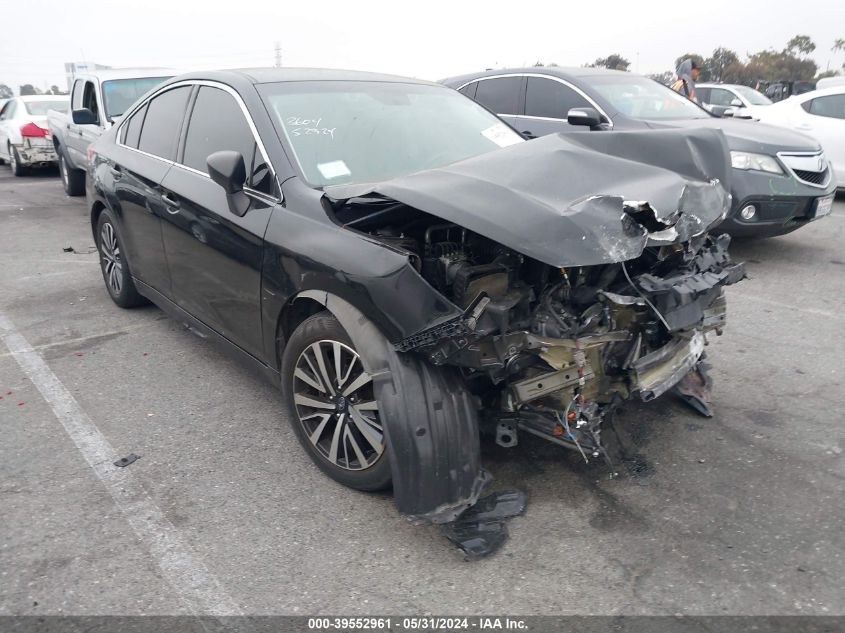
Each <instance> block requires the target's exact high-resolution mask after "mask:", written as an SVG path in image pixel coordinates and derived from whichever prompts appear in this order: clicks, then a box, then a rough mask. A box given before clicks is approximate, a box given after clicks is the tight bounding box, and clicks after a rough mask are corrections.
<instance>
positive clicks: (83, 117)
mask: <svg viewBox="0 0 845 633" xmlns="http://www.w3.org/2000/svg"><path fill="white" fill-rule="evenodd" d="M71 117H72V118H73V122H74V123H76V124H77V125H97V124H99V123H100V121H99V119H98V118H97V115H96V114H94V113H93V112H91V110H89V109H88V108H80V109H79V110H74V111H73V112H72V113H71Z"/></svg>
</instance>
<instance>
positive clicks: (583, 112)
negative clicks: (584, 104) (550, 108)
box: [566, 108, 602, 127]
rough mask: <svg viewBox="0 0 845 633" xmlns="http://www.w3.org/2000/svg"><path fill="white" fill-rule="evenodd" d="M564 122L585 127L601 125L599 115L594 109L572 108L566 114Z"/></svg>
mask: <svg viewBox="0 0 845 633" xmlns="http://www.w3.org/2000/svg"><path fill="white" fill-rule="evenodd" d="M566 122H567V123H569V125H585V126H587V127H597V126H599V125H601V123H602V121H601V115H600V114H599V113H598V111H597V110H596V109H595V108H572V109H571V110H570V111H569V112H567V113H566Z"/></svg>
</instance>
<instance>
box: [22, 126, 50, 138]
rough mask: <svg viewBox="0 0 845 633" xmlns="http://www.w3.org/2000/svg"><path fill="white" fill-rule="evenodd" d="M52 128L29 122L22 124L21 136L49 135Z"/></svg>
mask: <svg viewBox="0 0 845 633" xmlns="http://www.w3.org/2000/svg"><path fill="white" fill-rule="evenodd" d="M49 133H50V130H45V129H44V128H43V127H38V126H37V125H35V123H27V124H26V125H23V126H21V136H47V135H48V134H49Z"/></svg>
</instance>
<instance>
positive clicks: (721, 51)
mask: <svg viewBox="0 0 845 633" xmlns="http://www.w3.org/2000/svg"><path fill="white" fill-rule="evenodd" d="M736 63H739V56H738V55H737V54H736V53H735V52H733V51H732V50H730V49H728V48H722V47H719V48H717V49H716V50H714V51H713V54H712V55H711V56H710V57H708V58H707V59H706V60H704V69H706V70H707V74H708V75H709V77H708V80H709V81H722V75H723V74H724V72H725V68H727V67H728V66H730V65H731V64H736Z"/></svg>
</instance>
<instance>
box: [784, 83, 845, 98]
mask: <svg viewBox="0 0 845 633" xmlns="http://www.w3.org/2000/svg"><path fill="white" fill-rule="evenodd" d="M843 93H845V84H843V85H840V86H830V87H829V88H820V89H819V90H810V91H809V92H802V93H801V94H800V95H793V96H795V97H799V98H800V99H801V101H806V100H807V99H813V98H814V97H826V96H827V95H841V94H843Z"/></svg>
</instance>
